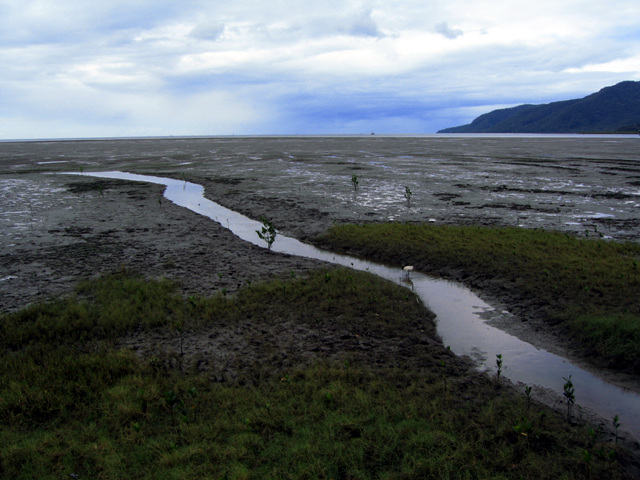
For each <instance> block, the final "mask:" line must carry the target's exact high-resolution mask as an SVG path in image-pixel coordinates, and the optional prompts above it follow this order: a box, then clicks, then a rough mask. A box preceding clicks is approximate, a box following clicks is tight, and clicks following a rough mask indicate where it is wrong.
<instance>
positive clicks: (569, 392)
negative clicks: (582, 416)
mask: <svg viewBox="0 0 640 480" xmlns="http://www.w3.org/2000/svg"><path fill="white" fill-rule="evenodd" d="M562 379H563V380H564V382H565V383H564V393H563V395H564V398H566V399H567V422H569V423H571V407H572V406H573V404H574V403H576V395H575V388H574V387H573V382H572V381H571V375H569V378H566V377H562Z"/></svg>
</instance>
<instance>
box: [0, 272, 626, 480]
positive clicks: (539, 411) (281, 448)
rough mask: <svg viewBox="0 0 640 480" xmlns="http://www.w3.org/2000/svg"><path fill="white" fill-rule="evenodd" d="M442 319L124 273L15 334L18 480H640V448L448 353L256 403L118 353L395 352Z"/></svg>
mask: <svg viewBox="0 0 640 480" xmlns="http://www.w3.org/2000/svg"><path fill="white" fill-rule="evenodd" d="M430 318H431V317H430V315H429V314H428V312H426V311H425V310H424V308H423V307H422V306H420V305H419V304H418V303H417V302H415V300H414V299H413V297H411V296H410V295H408V291H407V290H405V289H402V288H400V287H397V286H395V285H392V284H391V283H389V282H384V281H382V280H379V279H377V278H376V277H374V276H373V275H369V274H366V273H362V272H352V271H349V270H345V269H335V270H327V271H318V272H315V273H313V274H311V275H310V276H309V277H305V278H294V279H290V280H275V281H273V282H269V283H265V284H260V285H251V286H250V287H246V288H245V289H244V290H242V291H241V292H240V293H239V294H238V295H237V296H235V297H232V298H225V297H223V296H216V297H212V298H188V299H184V298H182V297H181V296H180V295H179V294H177V293H176V292H175V291H174V289H173V287H172V284H171V283H169V282H166V281H148V280H144V279H142V278H139V277H136V276H131V275H128V274H124V273H120V274H117V275H113V276H108V277H103V278H101V279H97V280H94V281H91V282H85V283H83V284H82V285H80V286H79V288H78V292H77V294H76V295H75V296H73V297H70V298H68V299H66V300H59V301H54V302H50V303H45V304H40V305H35V306H32V307H29V308H27V309H25V310H24V311H22V312H18V313H16V314H11V315H5V316H3V317H2V318H0V348H1V350H0V352H1V354H0V426H1V427H0V477H1V478H12V479H13V478H42V479H46V478H70V475H71V474H74V475H77V476H78V477H79V478H104V479H110V478H114V479H115V478H118V479H119V478H154V479H163V478H180V479H188V478H198V479H200V478H230V479H242V478H256V479H258V478H259V479H262V478H283V479H284V478H296V479H297V478H309V479H311V478H327V479H329V478H344V479H355V478H358V479H373V478H376V479H378V478H379V479H413V478H416V479H417V478H453V479H476V478H493V479H510V478H514V479H519V478H525V479H527V478H531V479H533V478H535V479H541V478H553V479H562V478H625V470H624V469H625V464H626V463H625V462H626V460H625V458H626V453H625V451H624V450H623V449H621V448H620V447H616V446H614V445H612V444H610V443H606V444H604V443H602V438H599V437H597V436H593V435H590V434H589V433H588V432H587V426H573V425H568V424H567V423H566V422H565V421H564V420H563V419H562V418H561V416H560V415H557V414H555V413H554V412H552V411H551V410H548V409H546V408H544V407H542V406H539V405H536V404H535V403H534V404H533V405H532V406H531V407H530V408H529V407H528V406H527V402H526V398H525V396H524V394H518V393H513V392H510V391H509V390H507V389H505V388H502V387H498V386H497V385H496V384H495V382H494V381H493V380H492V379H490V378H488V377H485V376H482V375H479V374H469V373H468V372H467V371H466V369H465V366H464V364H462V363H461V362H460V361H459V360H456V359H455V357H453V356H452V355H443V353H442V352H443V351H445V349H444V348H442V347H441V346H434V345H432V346H428V345H425V346H424V347H422V349H423V350H424V352H423V355H422V356H421V357H420V362H421V368H419V369H417V368H412V367H411V365H412V364H411V363H410V362H403V361H398V362H395V364H394V365H393V366H385V365H381V366H377V367H375V368H374V367H372V366H370V365H368V364H365V363H361V364H358V363H355V362H354V363H346V362H343V361H342V360H332V361H329V360H326V359H323V358H321V357H319V358H317V359H316V360H314V361H313V362H311V364H309V365H304V366H302V365H301V366H300V367H291V368H290V369H288V370H286V371H276V370H274V374H273V375H271V376H266V377H262V379H261V380H260V381H259V382H256V383H254V384H252V385H253V386H251V387H247V386H241V385H239V384H235V383H213V382H211V381H210V380H209V379H208V378H207V377H206V376H205V375H198V374H189V373H184V372H183V371H182V370H180V369H178V368H175V369H172V368H168V369H166V368H162V367H161V363H162V362H161V360H162V359H158V358H147V359H140V358H138V357H137V356H136V355H135V354H134V353H132V352H131V351H128V350H121V349H118V348H117V347H116V340H117V339H118V338H119V337H121V336H122V335H123V334H124V333H125V332H128V331H132V330H136V331H154V330H155V329H162V328H168V327H171V326H172V325H174V324H175V322H176V319H181V320H182V321H184V322H186V323H187V324H188V325H190V328H192V329H196V330H197V329H198V328H206V327H207V326H210V325H212V324H226V325H232V326H233V325H239V324H242V323H243V322H247V321H252V322H254V321H255V322H258V323H260V322H262V323H261V324H264V325H266V324H268V323H272V324H273V323H278V322H282V321H283V319H287V320H295V321H299V322H301V323H302V324H308V325H316V326H317V325H320V324H322V322H325V323H327V324H331V325H333V324H335V323H338V324H339V325H338V326H344V328H351V327H352V326H353V325H356V326H358V328H361V327H363V326H366V325H372V326H373V330H375V331H378V330H379V331H380V333H379V335H381V336H382V338H384V336H390V337H391V336H393V335H397V333H396V332H397V331H399V332H400V335H401V336H402V335H407V336H408V335H409V334H410V332H411V331H412V328H415V322H417V321H418V320H421V321H423V322H425V323H427V324H431V321H430ZM340 328H342V327H340ZM429 331H432V330H429ZM320 343H322V340H320ZM372 355H373V357H375V352H373V354H372ZM265 362H267V358H266V357H265ZM445 380H446V381H445ZM622 421H624V419H622ZM599 452H602V455H600V453H599ZM600 457H602V458H600Z"/></svg>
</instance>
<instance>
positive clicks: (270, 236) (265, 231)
mask: <svg viewBox="0 0 640 480" xmlns="http://www.w3.org/2000/svg"><path fill="white" fill-rule="evenodd" d="M260 221H261V222H262V228H261V229H260V230H256V233H257V234H258V237H259V238H260V240H264V241H265V242H266V244H267V248H268V249H269V250H271V245H273V242H275V241H276V235H277V234H278V233H277V232H276V229H275V227H274V226H273V224H272V223H271V222H270V221H269V220H267V219H266V218H265V217H263V216H260Z"/></svg>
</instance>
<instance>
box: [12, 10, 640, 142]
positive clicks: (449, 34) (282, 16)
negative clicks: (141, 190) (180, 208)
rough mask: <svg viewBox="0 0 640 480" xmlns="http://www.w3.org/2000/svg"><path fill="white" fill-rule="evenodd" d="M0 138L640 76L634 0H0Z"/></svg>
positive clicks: (224, 124) (330, 112) (308, 124)
mask: <svg viewBox="0 0 640 480" xmlns="http://www.w3.org/2000/svg"><path fill="white" fill-rule="evenodd" d="M0 25H1V27H0V139H11V138H69V137H104V136H146V135H231V134H236V135H241V134H252V135H254V134H296V133H297V134H314V133H318V134H329V133H356V134H357V133H368V132H371V131H375V132H379V133H383V132H386V133H430V132H435V131H437V130H438V129H441V128H446V127H450V126H455V125H459V124H463V123H468V122H470V121H471V120H472V119H473V118H475V117H476V116H478V115H479V114H482V113H485V112H487V111H490V110H493V109H495V108H501V107H507V106H513V105H516V104H520V103H547V102H551V101H555V100H563V99H568V98H578V97H582V96H584V95H587V94H589V93H593V92H595V91H597V90H599V89H600V88H602V87H604V86H608V85H613V84H615V83H618V82H619V81H622V80H640V2H638V0H616V1H611V0H536V1H535V2H534V1H519V0H506V1H504V0H491V1H472V0H397V1H393V0H386V1H364V0H363V1H351V0H341V1H337V0H324V1H318V0H316V1H313V2H312V1H306V0H289V1H285V0H262V1H258V0H225V1H221V0H209V1H205V0H180V1H178V0H126V1H121V0H103V1H101V2H89V1H87V0H20V1H18V0H0Z"/></svg>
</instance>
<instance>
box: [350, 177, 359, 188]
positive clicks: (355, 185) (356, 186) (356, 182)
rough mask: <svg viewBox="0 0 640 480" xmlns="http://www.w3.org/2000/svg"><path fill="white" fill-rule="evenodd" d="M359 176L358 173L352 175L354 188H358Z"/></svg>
mask: <svg viewBox="0 0 640 480" xmlns="http://www.w3.org/2000/svg"><path fill="white" fill-rule="evenodd" d="M358 183H359V182H358V177H357V176H356V175H351V185H353V190H354V191H356V190H358Z"/></svg>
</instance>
